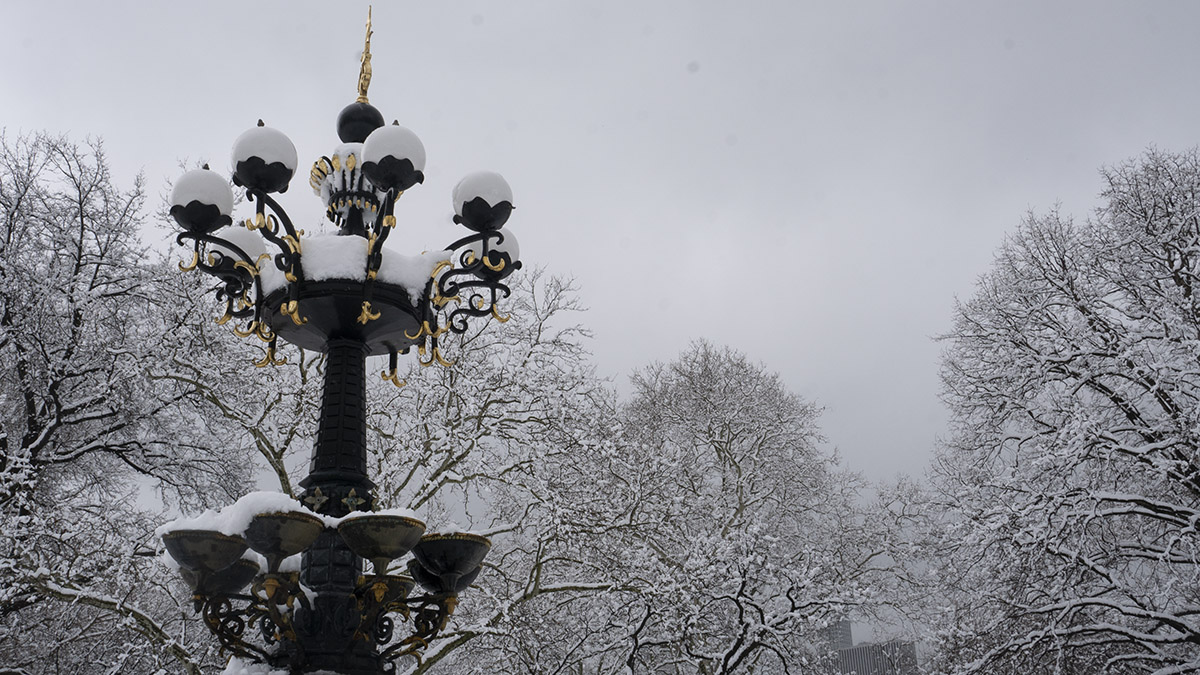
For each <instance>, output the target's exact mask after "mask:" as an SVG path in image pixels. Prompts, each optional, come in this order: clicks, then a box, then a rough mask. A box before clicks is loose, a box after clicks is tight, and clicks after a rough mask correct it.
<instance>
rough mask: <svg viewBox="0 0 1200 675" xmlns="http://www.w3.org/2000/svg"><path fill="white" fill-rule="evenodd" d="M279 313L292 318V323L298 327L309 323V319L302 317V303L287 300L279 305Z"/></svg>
mask: <svg viewBox="0 0 1200 675" xmlns="http://www.w3.org/2000/svg"><path fill="white" fill-rule="evenodd" d="M279 313H280V314H282V315H284V316H286V317H288V318H290V319H291V320H292V323H294V324H296V325H297V326H303V325H304V324H306V323H308V319H306V318H304V317H302V316H300V303H298V302H296V301H295V300H285V301H283V304H281V305H279Z"/></svg>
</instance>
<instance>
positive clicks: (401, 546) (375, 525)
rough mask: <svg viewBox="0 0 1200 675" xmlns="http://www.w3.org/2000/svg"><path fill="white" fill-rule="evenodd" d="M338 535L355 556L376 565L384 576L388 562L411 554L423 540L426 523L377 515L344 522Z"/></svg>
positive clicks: (402, 517) (379, 572) (377, 569)
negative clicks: (413, 548) (414, 547)
mask: <svg viewBox="0 0 1200 675" xmlns="http://www.w3.org/2000/svg"><path fill="white" fill-rule="evenodd" d="M338 534H340V535H342V540H343V541H345V542H346V546H349V547H350V550H351V551H354V553H355V555H358V556H362V557H363V558H366V559H367V560H370V561H371V563H372V564H373V565H375V573H376V574H383V573H384V572H385V571H386V570H387V564H388V561H390V560H395V559H396V558H399V557H400V556H402V555H404V554H405V553H408V552H409V550H410V549H412V547H413V546H416V544H417V542H419V541H420V540H421V535H422V534H425V523H422V522H421V521H419V520H417V519H416V518H406V517H405V516H391V515H384V514H373V515H369V516H359V517H356V518H350V519H348V520H344V521H342V523H341V524H340V525H338Z"/></svg>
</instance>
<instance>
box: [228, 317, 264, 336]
mask: <svg viewBox="0 0 1200 675" xmlns="http://www.w3.org/2000/svg"><path fill="white" fill-rule="evenodd" d="M257 330H258V322H257V321H251V322H250V323H249V324H248V325H247V326H246V328H245V329H242V328H238V327H237V326H234V327H233V334H234V335H236V336H238V337H240V338H244V337H250V336H251V335H254V334H255V332H256V331H257Z"/></svg>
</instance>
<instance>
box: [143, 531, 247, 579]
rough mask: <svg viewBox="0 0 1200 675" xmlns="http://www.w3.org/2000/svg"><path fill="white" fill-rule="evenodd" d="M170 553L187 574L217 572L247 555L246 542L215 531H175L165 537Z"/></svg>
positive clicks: (164, 541) (164, 540)
mask: <svg viewBox="0 0 1200 675" xmlns="http://www.w3.org/2000/svg"><path fill="white" fill-rule="evenodd" d="M162 540H163V545H164V546H166V547H167V553H169V554H171V557H172V558H174V559H175V562H177V563H179V566H180V567H181V568H183V569H186V570H192V571H199V572H214V571H216V570H220V569H224V568H226V567H229V566H230V565H232V564H233V562H234V561H235V560H237V559H238V558H240V557H242V554H243V553H245V552H246V540H245V539H242V538H241V537H238V536H234V535H228V534H221V533H220V532H214V531H212V530H175V531H174V532H168V533H166V534H164V535H163V536H162Z"/></svg>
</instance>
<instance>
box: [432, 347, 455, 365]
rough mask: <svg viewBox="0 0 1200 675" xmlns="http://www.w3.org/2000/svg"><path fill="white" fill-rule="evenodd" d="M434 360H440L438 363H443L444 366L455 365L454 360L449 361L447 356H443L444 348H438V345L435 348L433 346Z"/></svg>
mask: <svg viewBox="0 0 1200 675" xmlns="http://www.w3.org/2000/svg"><path fill="white" fill-rule="evenodd" d="M433 360H434V361H437V362H438V364H440V365H442V366H445V367H446V368H449V367H450V366H453V365H454V362H453V361H447V360H446V359H445V358H444V357H443V356H442V350H440V349H438V348H437V347H434V348H433Z"/></svg>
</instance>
